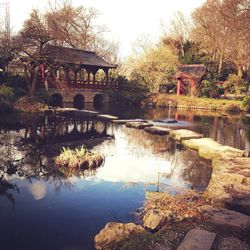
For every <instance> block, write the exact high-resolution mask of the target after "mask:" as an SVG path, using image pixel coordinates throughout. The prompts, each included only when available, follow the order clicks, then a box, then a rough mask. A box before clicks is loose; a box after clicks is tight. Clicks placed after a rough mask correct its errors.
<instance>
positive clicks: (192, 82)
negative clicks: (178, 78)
mask: <svg viewBox="0 0 250 250" xmlns="http://www.w3.org/2000/svg"><path fill="white" fill-rule="evenodd" d="M190 81H191V96H195V95H196V81H195V80H194V79H190Z"/></svg>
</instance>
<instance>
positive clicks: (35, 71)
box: [29, 67, 39, 96]
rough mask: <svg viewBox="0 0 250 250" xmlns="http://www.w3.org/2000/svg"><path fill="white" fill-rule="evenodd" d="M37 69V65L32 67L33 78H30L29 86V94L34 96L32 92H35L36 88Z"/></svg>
mask: <svg viewBox="0 0 250 250" xmlns="http://www.w3.org/2000/svg"><path fill="white" fill-rule="evenodd" d="M38 70H39V68H38V67H35V68H34V75H33V78H32V82H31V86H30V88H29V96H34V94H35V90H36V87H37V76H38Z"/></svg>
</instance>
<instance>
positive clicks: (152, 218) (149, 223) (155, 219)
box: [143, 210, 167, 230]
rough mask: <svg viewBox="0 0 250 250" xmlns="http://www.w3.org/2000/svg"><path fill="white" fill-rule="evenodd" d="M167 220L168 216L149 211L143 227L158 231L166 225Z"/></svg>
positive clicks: (144, 218) (145, 216)
mask: <svg viewBox="0 0 250 250" xmlns="http://www.w3.org/2000/svg"><path fill="white" fill-rule="evenodd" d="M166 220H167V217H166V216H164V215H162V214H159V213H158V212H156V211H154V210H149V211H147V212H146V214H145V215H144V217H143V225H144V227H145V228H147V229H150V230H158V229H160V228H161V227H162V226H163V225H164V223H165V221H166Z"/></svg>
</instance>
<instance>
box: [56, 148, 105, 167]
mask: <svg viewBox="0 0 250 250" xmlns="http://www.w3.org/2000/svg"><path fill="white" fill-rule="evenodd" d="M55 163H56V164H57V165H58V166H59V167H67V168H70V169H94V168H97V167H99V166H101V164H102V163H103V157H102V156H101V155H100V154H98V153H94V152H90V151H88V150H87V148H86V147H85V146H84V145H82V146H81V147H78V148H75V149H70V148H68V147H67V148H65V147H63V148H62V151H61V153H60V155H59V156H57V157H56V159H55Z"/></svg>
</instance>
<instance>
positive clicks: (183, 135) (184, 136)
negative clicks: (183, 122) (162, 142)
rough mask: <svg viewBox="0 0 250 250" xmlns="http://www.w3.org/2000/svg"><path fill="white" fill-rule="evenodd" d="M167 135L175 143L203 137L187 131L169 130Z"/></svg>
mask: <svg viewBox="0 0 250 250" xmlns="http://www.w3.org/2000/svg"><path fill="white" fill-rule="evenodd" d="M169 135H170V137H172V138H173V139H175V140H176V141H182V140H190V139H198V138H202V137H203V135H202V134H198V133H196V132H193V131H191V130H187V129H177V130H171V131H170V133H169Z"/></svg>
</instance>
